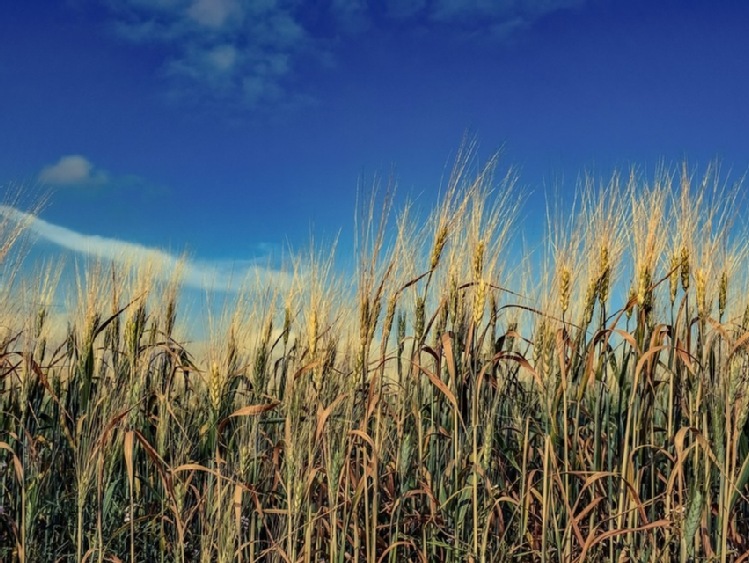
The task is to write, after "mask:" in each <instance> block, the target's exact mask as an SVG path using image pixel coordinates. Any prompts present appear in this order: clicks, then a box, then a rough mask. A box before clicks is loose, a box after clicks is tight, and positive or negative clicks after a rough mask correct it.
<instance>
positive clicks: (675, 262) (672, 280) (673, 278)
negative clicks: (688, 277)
mask: <svg viewBox="0 0 749 563" xmlns="http://www.w3.org/2000/svg"><path fill="white" fill-rule="evenodd" d="M680 265H681V258H680V257H679V255H678V254H677V253H674V255H673V256H671V264H670V266H669V274H668V293H669V296H670V297H671V304H672V305H673V303H674V301H676V291H677V290H678V288H679V268H680Z"/></svg>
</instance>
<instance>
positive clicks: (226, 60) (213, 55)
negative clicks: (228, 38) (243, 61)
mask: <svg viewBox="0 0 749 563" xmlns="http://www.w3.org/2000/svg"><path fill="white" fill-rule="evenodd" d="M206 56H207V59H208V62H209V64H210V65H211V66H213V68H215V69H216V70H217V71H219V72H229V71H230V70H231V69H232V68H233V67H234V65H235V64H236V62H237V50H236V48H234V47H233V46H232V45H219V46H217V47H214V48H213V49H211V50H210V51H209V52H208V53H207V54H206Z"/></svg>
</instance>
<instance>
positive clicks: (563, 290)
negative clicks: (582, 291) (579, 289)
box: [559, 266, 571, 313]
mask: <svg viewBox="0 0 749 563" xmlns="http://www.w3.org/2000/svg"><path fill="white" fill-rule="evenodd" d="M570 289H571V274H570V270H569V268H567V267H566V266H564V267H563V268H562V275H561V276H560V278H559V307H560V308H561V309H562V313H566V312H567V310H568V309H569V308H570Z"/></svg>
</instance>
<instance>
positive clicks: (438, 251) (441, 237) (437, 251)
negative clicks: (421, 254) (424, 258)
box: [429, 225, 448, 270]
mask: <svg viewBox="0 0 749 563" xmlns="http://www.w3.org/2000/svg"><path fill="white" fill-rule="evenodd" d="M447 232H448V231H447V225H442V227H440V230H439V231H438V232H437V236H436V237H435V239H434V247H433V248H432V257H431V260H430V263H429V267H430V268H431V269H432V270H435V269H436V268H437V265H438V264H439V263H440V258H441V257H442V251H443V250H444V249H445V244H447Z"/></svg>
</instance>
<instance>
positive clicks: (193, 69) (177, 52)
mask: <svg viewBox="0 0 749 563" xmlns="http://www.w3.org/2000/svg"><path fill="white" fill-rule="evenodd" d="M585 2H586V0H507V1H496V0H385V2H384V3H381V4H380V3H376V2H365V1H363V0H330V1H329V2H314V3H313V2H310V3H307V2H299V1H296V0H109V2H108V5H109V6H110V8H111V9H112V13H113V14H114V18H115V28H116V30H117V32H118V34H119V35H120V36H121V37H123V38H125V39H126V40H128V41H132V42H136V43H145V42H151V43H152V42H158V43H163V44H167V45H168V46H169V49H166V50H165V53H167V55H165V57H166V58H165V59H164V61H163V67H162V68H163V70H164V75H165V76H167V77H168V78H169V79H170V80H171V83H172V94H173V95H174V96H175V97H178V98H183V99H184V98H188V99H199V100H206V99H207V100H217V101H220V102H221V103H222V105H223V106H229V107H236V106H239V107H242V108H245V109H247V108H251V109H256V108H260V107H265V106H273V107H274V108H275V107H278V106H279V105H290V106H292V107H298V106H299V105H306V104H309V103H310V102H311V101H312V98H311V92H301V91H300V90H299V88H298V87H296V86H297V85H296V84H295V78H296V75H297V70H298V69H299V68H301V67H302V66H303V65H308V63H309V62H310V61H313V62H314V61H316V62H317V63H318V64H319V65H320V66H329V61H331V60H334V59H335V52H336V49H341V48H346V46H344V44H343V42H353V41H356V39H357V37H358V36H360V35H361V34H362V33H363V32H364V31H366V30H369V29H371V28H372V27H376V26H385V27H387V26H388V25H389V24H391V23H397V24H402V23H404V22H406V23H408V22H410V23H414V24H416V26H415V27H418V28H419V29H420V30H421V31H423V30H425V29H426V30H429V29H433V30H435V31H436V32H438V33H440V36H441V37H445V39H446V40H449V38H450V36H451V35H452V36H455V37H460V38H464V37H465V36H466V35H467V36H470V37H484V38H493V39H500V40H504V39H507V38H509V37H512V36H514V35H516V34H518V33H521V32H522V31H524V30H527V29H528V28H529V27H531V26H532V25H533V23H534V22H535V21H537V20H538V19H539V18H542V17H544V16H547V15H548V14H551V13H554V12H557V11H560V10H568V9H571V8H576V7H579V6H581V5H583V4H584V3H585ZM321 22H324V23H322V24H321ZM398 27H399V29H401V30H402V29H408V27H403V26H400V25H399V26H398ZM196 86H198V87H199V90H198V91H196Z"/></svg>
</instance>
